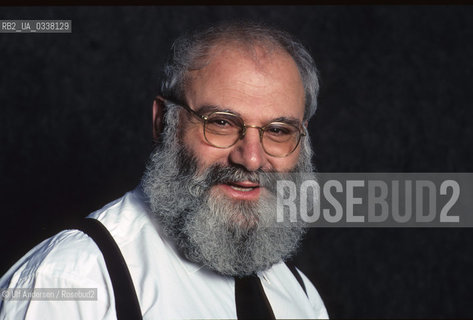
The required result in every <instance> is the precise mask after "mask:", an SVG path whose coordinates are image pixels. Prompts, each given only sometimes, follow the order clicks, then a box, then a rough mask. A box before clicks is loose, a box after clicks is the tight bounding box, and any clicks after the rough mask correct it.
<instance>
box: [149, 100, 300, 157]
mask: <svg viewBox="0 0 473 320" xmlns="http://www.w3.org/2000/svg"><path fill="white" fill-rule="evenodd" d="M155 100H156V101H157V100H161V101H162V102H163V103H164V105H166V104H173V105H176V106H180V107H182V108H184V109H185V110H186V111H187V112H189V113H190V114H192V115H194V116H195V117H196V118H197V119H199V120H200V121H202V123H203V126H202V132H203V134H204V138H205V141H206V142H207V143H208V144H210V145H211V146H212V147H214V148H218V149H228V148H231V147H233V146H234V145H235V144H237V143H238V141H239V140H242V139H243V138H244V137H245V134H246V129H247V128H255V129H258V132H259V137H260V143H261V146H262V147H263V150H264V152H265V153H266V154H267V155H269V156H271V157H275V158H285V157H288V156H289V155H290V154H292V153H293V152H294V151H295V150H296V149H297V147H298V146H299V144H300V143H301V140H302V137H305V136H307V128H306V127H305V126H304V125H303V124H302V123H300V124H299V125H300V126H299V128H298V129H299V136H298V138H297V143H296V145H295V146H294V148H293V149H292V150H291V151H290V152H288V153H287V154H285V155H282V156H276V155H273V154H271V153H269V152H268V151H266V148H265V147H264V143H263V135H264V132H265V128H266V127H268V126H269V125H271V124H273V123H283V124H285V125H290V126H293V127H296V126H295V125H292V124H289V123H287V122H283V121H272V122H269V123H268V124H266V125H264V126H262V127H261V126H256V125H247V124H245V121H243V119H242V118H241V117H240V116H238V115H236V114H234V113H232V112H228V111H213V112H211V113H210V114H208V115H202V114H199V113H198V112H197V111H195V110H193V109H192V108H191V107H189V106H188V105H187V104H185V103H183V102H177V101H173V100H170V99H167V98H163V97H157V98H156V99H155ZM215 113H219V114H227V115H230V116H233V117H236V118H240V119H241V123H243V125H242V127H241V129H240V131H241V132H240V133H239V136H238V137H237V139H235V142H233V143H232V144H231V145H229V146H227V147H219V146H217V145H215V144H213V143H211V142H210V141H209V139H208V138H207V135H206V134H205V127H206V125H207V121H208V119H209V117H210V116H211V115H213V114H215ZM301 127H302V129H301Z"/></svg>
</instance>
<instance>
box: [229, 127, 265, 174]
mask: <svg viewBox="0 0 473 320" xmlns="http://www.w3.org/2000/svg"><path fill="white" fill-rule="evenodd" d="M229 160H230V162H231V163H233V164H238V165H241V166H243V167H245V168H246V169H247V170H248V171H256V170H258V169H264V168H265V167H266V165H267V161H268V160H267V158H266V153H265V152H264V149H263V146H262V145H261V140H260V133H259V130H258V128H251V127H249V128H247V130H246V134H245V136H244V137H243V138H242V139H241V140H239V141H238V142H237V143H236V145H235V146H234V147H233V148H232V151H231V152H230V155H229Z"/></svg>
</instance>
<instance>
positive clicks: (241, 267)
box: [0, 23, 328, 319]
mask: <svg viewBox="0 0 473 320" xmlns="http://www.w3.org/2000/svg"><path fill="white" fill-rule="evenodd" d="M317 93H318V80H317V73H316V69H315V66H314V63H313V60H312V58H311V57H310V55H309V54H308V52H307V51H306V49H305V48H304V47H303V46H302V45H301V44H300V43H299V42H297V41H295V40H294V39H293V38H292V37H291V36H290V35H288V34H287V33H285V32H281V31H278V30H275V29H272V28H268V27H265V26H261V25H257V24H250V23H234V24H225V25H219V26H216V27H212V28H209V29H206V30H204V31H201V32H197V33H194V34H191V35H188V36H185V37H182V38H180V39H178V40H176V42H175V43H174V45H173V50H172V55H171V58H170V60H169V62H168V64H167V65H166V66H165V75H164V78H163V81H162V85H161V94H160V95H159V96H158V97H157V98H156V99H155V101H154V104H153V129H154V130H153V131H154V138H155V141H156V148H155V150H154V152H153V153H152V155H151V158H150V161H149V163H148V166H147V168H146V172H145V175H144V177H143V180H142V183H141V185H140V186H139V187H137V188H136V189H135V190H133V191H131V192H129V193H127V194H126V195H125V196H123V197H122V198H120V199H118V200H116V201H114V202H112V203H110V204H108V205H107V206H105V207H104V208H102V209H100V210H98V211H96V212H94V213H92V214H91V215H89V217H88V218H92V219H93V220H91V219H87V220H88V223H89V222H90V221H94V222H93V224H94V225H97V223H98V221H99V222H100V223H99V225H100V227H98V228H99V229H100V228H103V227H104V228H103V231H100V232H102V233H100V232H98V233H99V236H96V234H95V233H93V231H91V229H87V228H83V227H80V228H79V229H80V230H83V231H84V232H85V233H84V232H81V231H79V230H75V229H71V230H65V231H63V232H61V233H59V234H58V235H56V236H54V237H52V238H50V239H47V240H45V241H44V242H43V243H41V244H40V245H38V246H37V247H36V248H34V249H33V250H32V251H30V252H29V253H28V254H27V255H26V256H25V257H23V258H22V259H21V260H20V261H19V262H18V263H17V264H15V265H14V266H13V267H12V268H11V269H10V270H9V271H8V272H7V274H5V275H4V276H3V277H2V278H1V279H0V288H30V289H32V288H66V289H67V288H96V289H97V293H98V295H97V297H96V300H95V301H82V300H75V301H67V302H60V301H36V300H15V299H4V300H0V318H2V319H4V318H5V319H18V318H24V319H37V318H47V319H63V318H64V317H65V316H67V317H68V319H116V318H118V319H124V318H127V319H131V317H132V316H133V317H134V318H143V319H197V318H198V319H235V318H239V319H245V318H246V319H248V318H328V315H327V312H326V310H325V307H324V305H323V302H322V300H321V298H320V296H319V294H318V293H317V290H316V289H315V287H314V286H313V285H312V283H311V282H310V281H309V280H308V279H307V278H306V277H305V276H304V275H303V274H302V273H301V272H300V271H298V270H297V269H295V268H293V267H292V266H290V265H289V266H288V265H286V264H285V263H284V261H285V260H287V259H288V258H289V257H290V256H291V255H292V254H293V253H294V252H295V250H296V249H297V247H298V245H299V242H300V240H301V237H302V235H303V234H304V230H305V229H304V224H303V223H302V222H296V223H291V222H290V221H289V219H283V221H282V222H278V219H277V217H276V216H277V215H276V211H277V210H276V202H277V201H276V197H277V195H276V191H275V186H276V181H277V180H278V179H282V178H287V177H288V173H291V172H312V165H311V156H312V151H311V147H310V140H309V137H308V136H307V125H308V121H309V119H310V118H311V117H312V115H313V114H314V113H315V109H316V97H317ZM94 228H95V227H94ZM94 230H95V229H94ZM100 230H102V229H100ZM86 233H87V234H86ZM104 234H106V235H107V237H109V238H108V239H109V240H106V241H105V240H103V241H102V240H100V239H101V238H103V235H104ZM92 239H93V240H92ZM110 239H112V240H110ZM94 241H95V242H94ZM107 241H108V242H107ZM105 242H107V243H110V242H111V243H112V245H111V247H113V246H115V247H116V251H114V250H115V249H107V248H109V247H110V246H108V247H107V245H104V243H105ZM110 252H113V254H111V255H112V258H109V256H110ZM117 255H118V256H120V259H123V260H115V257H114V256H117ZM110 259H111V260H110ZM111 261H112V262H111ZM116 261H118V262H116ZM118 265H123V266H125V267H124V268H122V267H117V266H118ZM117 268H118V269H120V270H119V272H122V273H119V274H121V275H123V274H124V276H123V277H117V276H115V274H116V271H115V270H116V269H117ZM123 270H125V271H123ZM117 278H118V279H117ZM121 278H129V279H130V281H129V283H131V286H130V289H129V290H128V289H127V290H122V288H123V286H122V284H123V279H121ZM123 292H125V298H123ZM128 298H129V299H128ZM133 301H135V304H133ZM130 309H133V310H137V311H136V313H137V314H138V315H136V314H134V315H132V316H130V314H132V313H130Z"/></svg>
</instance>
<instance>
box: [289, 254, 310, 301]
mask: <svg viewBox="0 0 473 320" xmlns="http://www.w3.org/2000/svg"><path fill="white" fill-rule="evenodd" d="M286 266H287V267H288V268H289V270H291V272H292V274H293V275H294V277H295V278H296V279H297V282H299V284H300V285H301V287H302V289H303V290H304V292H305V295H307V289H306V287H305V284H304V280H302V277H301V275H300V273H299V271H297V268H296V266H295V265H293V264H292V263H291V262H286Z"/></svg>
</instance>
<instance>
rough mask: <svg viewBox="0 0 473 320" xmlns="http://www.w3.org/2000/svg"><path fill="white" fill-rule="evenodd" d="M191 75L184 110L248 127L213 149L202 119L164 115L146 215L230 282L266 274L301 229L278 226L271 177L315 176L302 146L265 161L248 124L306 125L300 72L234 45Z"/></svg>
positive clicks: (282, 57)
mask: <svg viewBox="0 0 473 320" xmlns="http://www.w3.org/2000/svg"><path fill="white" fill-rule="evenodd" d="M257 51H258V50H257ZM191 73H192V74H191V76H190V79H192V80H191V81H190V84H189V89H188V90H187V94H186V100H187V103H188V105H189V106H190V108H192V109H193V110H195V111H199V112H205V111H206V110H215V109H216V110H219V111H226V112H232V113H234V114H237V115H238V116H240V117H241V118H242V119H243V120H244V122H245V123H247V124H249V125H250V126H249V127H248V130H247V133H246V135H245V136H244V137H243V138H242V139H241V140H239V141H238V142H237V143H236V144H235V145H233V146H231V147H229V148H216V147H215V146H212V145H210V144H209V143H208V141H207V140H206V138H205V137H204V134H203V125H202V123H201V122H199V121H197V120H196V119H192V118H191V117H190V115H189V114H187V113H183V112H182V111H183V110H182V109H176V108H178V107H175V108H174V109H170V110H169V111H168V114H167V120H168V121H167V127H166V128H165V132H164V138H163V143H162V144H161V145H160V146H159V147H158V148H157V149H156V150H155V151H154V153H153V154H152V157H151V161H150V163H149V165H148V168H147V171H146V173H145V177H144V190H145V192H146V194H147V195H148V197H149V201H150V207H151V210H152V212H153V214H154V215H155V217H156V219H157V220H158V223H159V224H160V226H161V228H162V229H163V230H164V232H165V234H166V235H167V236H168V237H170V238H171V239H172V240H173V241H176V242H177V245H178V248H179V249H180V250H181V251H182V253H183V254H184V255H185V256H186V257H187V258H188V259H189V260H191V261H193V262H196V263H199V264H203V265H204V266H206V267H208V268H210V269H213V270H215V271H217V272H219V273H221V274H225V275H231V276H244V275H249V274H252V273H254V272H257V271H261V270H265V269H267V268H269V267H270V266H271V265H273V264H275V263H277V262H279V261H281V260H283V259H285V258H287V257H288V256H290V255H291V254H292V253H293V252H294V250H295V249H296V248H297V246H298V243H299V241H300V238H301V236H302V234H303V233H304V229H303V228H302V227H301V226H298V225H291V224H287V225H284V224H282V223H277V221H276V195H275V193H274V185H275V181H276V180H277V179H278V175H277V173H278V172H279V173H281V172H288V171H303V172H310V171H312V166H311V161H310V155H311V151H310V146H309V143H308V141H302V144H301V145H300V146H298V147H297V149H296V150H295V151H294V152H293V153H291V154H289V155H288V156H286V157H274V156H271V155H269V154H268V153H266V150H264V148H263V146H262V144H261V136H260V132H259V129H257V128H253V127H251V126H259V127H261V126H264V125H266V124H267V123H269V122H272V121H276V120H279V121H281V119H284V120H287V119H290V120H292V121H299V122H302V121H303V115H304V90H303V85H302V81H301V79H300V75H299V72H298V70H297V67H296V65H295V63H294V62H293V60H292V59H291V58H290V57H289V56H288V55H287V54H284V53H281V52H273V53H271V54H269V53H266V54H264V55H263V54H262V55H261V56H260V57H259V59H258V61H257V62H256V61H255V59H253V58H248V57H247V56H246V55H245V52H243V51H240V50H238V49H237V48H221V50H218V52H217V53H215V54H214V56H213V57H212V59H211V61H210V63H209V64H208V65H207V66H206V67H204V68H202V69H200V70H197V71H192V72H191ZM172 119H178V123H177V124H176V123H173V120H172ZM174 122H175V121H174Z"/></svg>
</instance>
